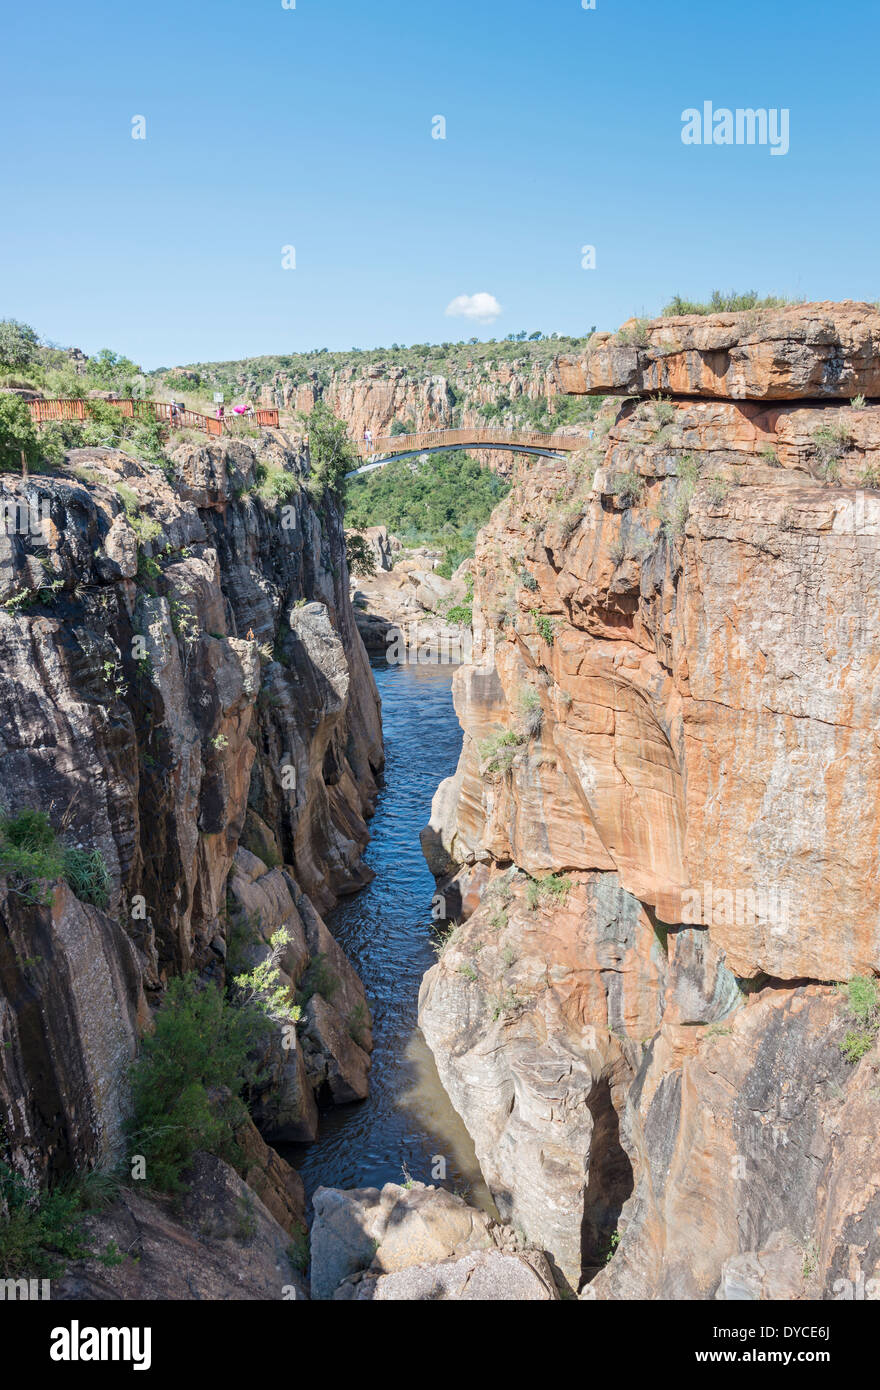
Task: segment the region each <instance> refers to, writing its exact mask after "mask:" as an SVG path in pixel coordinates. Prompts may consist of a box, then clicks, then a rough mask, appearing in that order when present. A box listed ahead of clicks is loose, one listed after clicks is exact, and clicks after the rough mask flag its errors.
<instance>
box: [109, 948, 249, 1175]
mask: <svg viewBox="0 0 880 1390" xmlns="http://www.w3.org/2000/svg"><path fill="white" fill-rule="evenodd" d="M269 1027H271V1024H270V1023H269V1022H268V1020H267V1019H266V1018H265V1015H263V1014H261V1013H260V1012H259V1011H258V1010H256V1009H253V1008H245V1009H242V1008H236V1007H235V1006H234V1005H232V1004H230V1003H228V1002H227V1001H226V1000H225V999H224V998H223V995H222V994H221V993H220V991H219V990H218V989H216V988H215V987H214V986H213V985H207V986H203V985H202V983H201V982H200V981H199V979H198V978H197V976H195V975H182V976H178V977H177V978H175V979H173V980H172V981H171V982H170V984H169V986H168V989H167V991H166V994H165V999H164V1002H163V1004H162V1007H161V1008H160V1009H159V1011H158V1013H157V1015H156V1025H155V1029H154V1031H153V1033H152V1034H149V1035H148V1036H146V1037H145V1038H144V1040H143V1043H142V1045H141V1054H140V1057H139V1058H138V1060H137V1062H136V1063H135V1065H134V1067H133V1068H132V1073H131V1081H132V1117H131V1120H130V1121H129V1124H128V1141H129V1148H130V1152H131V1153H132V1154H139V1155H141V1156H143V1158H144V1159H145V1160H146V1175H147V1182H148V1184H149V1186H150V1187H152V1188H154V1189H156V1190H158V1191H163V1192H177V1191H180V1190H181V1189H182V1188H183V1187H184V1183H183V1177H182V1175H183V1172H184V1170H185V1168H186V1167H187V1165H188V1164H189V1162H190V1161H191V1159H192V1156H193V1154H194V1153H195V1152H196V1150H197V1149H204V1150H206V1151H207V1152H208V1153H214V1154H219V1155H220V1156H221V1157H224V1158H226V1159H227V1160H229V1161H231V1162H234V1161H235V1160H236V1158H237V1156H238V1155H237V1148H236V1144H235V1131H236V1129H237V1128H238V1126H239V1125H240V1124H241V1122H242V1121H243V1120H244V1119H245V1117H246V1115H247V1111H246V1109H245V1106H244V1103H243V1101H242V1099H241V1095H242V1092H243V1090H244V1088H245V1086H246V1085H248V1084H249V1083H251V1082H253V1081H254V1080H255V1068H254V1065H253V1063H252V1062H251V1061H250V1060H249V1056H248V1054H249V1052H250V1050H251V1048H252V1047H253V1045H254V1044H255V1043H256V1042H257V1041H258V1039H259V1036H260V1033H261V1032H262V1031H263V1030H264V1029H265V1028H269ZM209 1092H210V1093H211V1094H209Z"/></svg>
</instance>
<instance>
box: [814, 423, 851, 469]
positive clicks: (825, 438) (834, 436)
mask: <svg viewBox="0 0 880 1390" xmlns="http://www.w3.org/2000/svg"><path fill="white" fill-rule="evenodd" d="M812 445H813V454H814V457H815V459H816V462H817V463H818V465H819V468H820V469H821V471H822V473H823V474H824V476H825V478H826V481H828V482H829V483H835V482H837V480H838V478H839V477H840V468H841V465H842V463H843V462H844V460H845V458H846V455H847V453H848V452H849V450H850V448H851V447H852V435H851V433H850V431H849V429H848V428H847V426H846V425H822V426H821V428H819V429H817V430H816V431H815V432H814V434H813V438H812Z"/></svg>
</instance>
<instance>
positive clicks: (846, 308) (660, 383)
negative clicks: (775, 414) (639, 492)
mask: <svg viewBox="0 0 880 1390" xmlns="http://www.w3.org/2000/svg"><path fill="white" fill-rule="evenodd" d="M558 371H559V380H560V384H561V386H562V389H563V390H565V391H569V392H573V393H574V394H581V393H584V394H588V395H606V394H617V395H619V394H626V393H629V392H632V393H634V394H639V395H641V394H644V393H647V392H652V391H653V392H656V391H669V392H672V393H674V394H675V395H678V396H715V397H719V398H722V399H729V400H768V401H774V400H775V401H789V400H801V399H804V398H806V399H810V398H815V399H817V400H849V399H850V398H851V397H853V396H857V395H865V396H868V397H871V396H878V395H880V311H878V309H877V308H876V306H874V305H870V304H856V303H844V304H834V303H824V304H796V305H791V306H788V307H785V308H780V309H771V310H758V309H753V310H747V311H745V312H742V313H730V314H711V315H708V316H705V317H704V316H702V315H698V314H693V315H688V316H684V317H681V318H661V319H653V320H650V321H642V320H630V321H629V322H628V323H626V324H624V325H623V327H622V329H621V330H620V332H619V333H616V334H612V333H595V334H594V335H593V337H592V339H591V341H590V344H589V347H588V349H587V351H586V352H585V353H584V354H583V355H582V356H577V357H572V356H566V355H563V356H561V357H560V359H559V363H558Z"/></svg>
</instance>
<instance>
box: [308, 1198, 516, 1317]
mask: <svg viewBox="0 0 880 1390" xmlns="http://www.w3.org/2000/svg"><path fill="white" fill-rule="evenodd" d="M313 1204H314V1210H315V1218H314V1222H313V1224H312V1263H311V1287H312V1297H313V1298H317V1299H327V1298H333V1297H334V1296H335V1294H336V1291H337V1290H338V1289H339V1287H340V1285H342V1284H343V1283H344V1281H345V1280H346V1279H348V1278H349V1276H352V1275H359V1274H362V1273H364V1272H366V1271H369V1273H370V1276H371V1277H373V1276H376V1277H378V1276H380V1275H385V1274H392V1273H395V1272H398V1271H401V1270H408V1269H411V1268H413V1267H414V1266H424V1265H435V1264H438V1263H442V1262H443V1261H446V1260H454V1259H458V1258H459V1257H460V1256H462V1255H466V1254H472V1253H475V1252H478V1251H488V1250H497V1249H498V1248H499V1246H500V1245H501V1244H502V1243H503V1239H502V1236H501V1235H500V1234H499V1232H498V1228H497V1227H496V1225H495V1223H494V1222H493V1221H492V1220H491V1218H490V1217H489V1216H487V1215H486V1214H485V1213H484V1212H481V1211H478V1210H476V1209H475V1208H474V1207H469V1206H467V1204H466V1203H465V1202H463V1201H462V1200H461V1198H459V1197H454V1196H453V1195H452V1193H450V1192H446V1191H445V1190H444V1189H443V1188H435V1187H426V1186H425V1185H424V1184H423V1183H413V1184H412V1185H411V1186H409V1187H403V1186H400V1185H399V1184H397V1183H386V1185H385V1186H384V1187H383V1188H382V1190H381V1191H379V1189H378V1188H362V1189H356V1190H353V1191H347V1192H343V1191H340V1190H338V1189H335V1188H325V1187H321V1188H318V1190H317V1192H316V1193H315V1195H314V1198H313ZM341 1296H342V1297H350V1296H351V1294H350V1292H349V1291H347V1292H346V1293H344V1294H343V1295H341Z"/></svg>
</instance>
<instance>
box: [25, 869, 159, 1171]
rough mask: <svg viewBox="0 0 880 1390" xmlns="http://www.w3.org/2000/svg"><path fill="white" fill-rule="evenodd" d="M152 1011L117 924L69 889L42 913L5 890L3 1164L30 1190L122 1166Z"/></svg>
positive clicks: (135, 956) (62, 890) (133, 956)
mask: <svg viewBox="0 0 880 1390" xmlns="http://www.w3.org/2000/svg"><path fill="white" fill-rule="evenodd" d="M148 1012H149V1011H148V1009H147V1005H146V1001H145V997H144V991H143V984H142V978H141V969H140V963H139V960H138V953H137V950H136V948H135V946H134V945H133V943H132V941H131V939H130V937H129V936H128V934H127V932H126V931H125V928H124V927H123V926H121V925H120V923H119V922H118V921H116V920H114V919H113V917H111V916H110V915H109V914H108V913H106V912H102V911H100V910H99V909H98V908H96V907H93V906H91V905H89V904H85V903H81V902H79V901H78V900H77V898H75V897H74V895H73V893H72V892H71V891H70V890H69V888H67V887H66V886H59V888H58V889H57V890H56V892H55V896H54V901H53V903H52V904H51V906H43V905H40V904H36V903H28V902H26V901H24V900H22V899H20V898H18V897H17V896H16V894H15V893H14V891H11V890H10V888H9V886H8V884H3V885H0V1059H2V1066H0V1110H2V1114H3V1116H4V1117H5V1119H4V1140H5V1146H6V1148H7V1153H8V1158H9V1160H10V1161H11V1162H12V1164H13V1165H14V1167H15V1168H16V1170H17V1171H18V1172H20V1173H21V1174H22V1175H23V1176H24V1177H25V1178H26V1179H27V1181H28V1182H30V1183H41V1182H45V1181H46V1180H47V1179H48V1178H50V1177H53V1178H55V1177H58V1176H59V1175H61V1174H63V1173H65V1172H69V1171H70V1169H72V1168H84V1167H88V1166H90V1165H91V1164H95V1163H97V1164H100V1165H109V1166H112V1165H113V1164H114V1163H115V1162H116V1161H117V1160H118V1159H119V1158H120V1156H121V1154H122V1151H123V1124H124V1120H125V1115H126V1107H125V1096H126V1081H127V1073H128V1068H129V1067H130V1065H131V1063H132V1061H133V1060H134V1057H135V1054H136V1052H137V1044H138V1037H139V1035H140V1033H141V1032H142V1031H143V1029H144V1028H145V1027H146V1025H147V1022H148Z"/></svg>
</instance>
